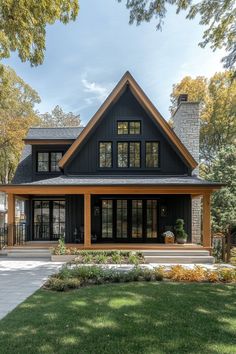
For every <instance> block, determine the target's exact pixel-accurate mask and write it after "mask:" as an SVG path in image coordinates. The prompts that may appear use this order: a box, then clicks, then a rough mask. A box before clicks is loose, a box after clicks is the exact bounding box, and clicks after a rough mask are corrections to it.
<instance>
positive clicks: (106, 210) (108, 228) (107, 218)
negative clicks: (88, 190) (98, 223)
mask: <svg viewBox="0 0 236 354" xmlns="http://www.w3.org/2000/svg"><path fill="white" fill-rule="evenodd" d="M112 237H113V201H112V200H102V238H112Z"/></svg>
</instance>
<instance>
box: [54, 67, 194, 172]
mask: <svg viewBox="0 0 236 354" xmlns="http://www.w3.org/2000/svg"><path fill="white" fill-rule="evenodd" d="M127 84H129V85H130V88H131V90H132V91H133V93H134V95H135V97H136V98H137V99H138V100H139V102H140V103H141V104H142V106H143V107H144V108H146V109H148V111H149V112H150V113H151V114H152V116H153V117H154V118H155V119H156V121H157V123H158V124H159V125H160V126H161V127H162V129H163V131H164V132H165V133H166V134H167V136H168V137H169V139H170V140H171V141H172V142H173V143H174V145H175V146H176V147H177V149H178V150H179V151H180V153H181V154H182V155H183V157H184V158H185V160H186V161H187V163H188V164H189V165H190V166H191V168H192V169H194V168H196V167H197V165H198V164H197V162H196V161H195V159H194V158H193V157H192V155H191V154H190V152H189V151H188V150H187V148H186V147H185V146H184V144H183V143H182V142H181V140H180V139H179V138H178V137H177V135H176V134H175V133H174V131H173V130H172V129H171V127H170V126H169V125H168V123H167V122H166V121H165V119H164V118H163V117H162V116H161V114H160V113H159V112H158V110H157V109H156V107H155V106H154V105H153V104H152V102H151V101H150V100H149V98H148V97H147V96H146V94H145V93H144V91H143V90H142V89H141V87H140V86H139V85H138V83H137V82H136V81H135V80H134V78H133V77H132V75H131V74H130V73H129V72H127V73H126V74H125V75H124V76H123V77H122V79H121V80H120V81H119V83H118V84H117V85H116V87H115V88H114V90H113V91H112V92H111V94H110V95H109V96H108V97H107V99H106V100H105V102H104V103H103V104H102V105H101V107H100V108H99V110H98V111H97V112H96V113H95V115H94V116H93V117H92V119H91V120H90V121H89V123H88V124H87V126H86V127H85V128H84V130H83V131H82V132H81V134H80V135H79V136H78V138H77V139H76V140H75V141H74V143H73V144H72V145H71V146H70V147H69V149H68V150H67V151H66V153H65V154H64V155H63V157H62V158H61V160H60V161H59V167H60V168H63V167H64V165H65V164H66V162H67V161H68V160H69V159H70V158H71V156H72V155H73V153H74V152H75V150H76V149H77V147H78V146H79V145H80V144H81V143H82V141H83V140H84V139H85V137H86V136H87V134H88V133H89V132H90V130H91V129H92V128H93V127H94V125H95V124H96V123H97V122H98V120H99V119H100V118H101V116H102V115H103V114H104V113H105V112H106V110H107V109H108V108H109V106H110V105H111V104H112V103H113V102H114V101H115V100H117V99H118V97H119V96H120V94H121V93H122V91H123V90H124V89H125V88H126V85H127Z"/></svg>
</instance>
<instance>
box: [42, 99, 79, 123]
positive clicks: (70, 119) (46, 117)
mask: <svg viewBox="0 0 236 354" xmlns="http://www.w3.org/2000/svg"><path fill="white" fill-rule="evenodd" d="M80 124H81V120H80V115H76V114H74V113H72V112H69V113H65V112H64V111H63V109H62V108H61V107H60V106H58V105H57V106H56V107H55V108H54V109H53V110H52V112H51V113H48V112H46V113H43V114H40V121H39V123H38V125H39V126H40V127H47V128H57V127H78V126H80Z"/></svg>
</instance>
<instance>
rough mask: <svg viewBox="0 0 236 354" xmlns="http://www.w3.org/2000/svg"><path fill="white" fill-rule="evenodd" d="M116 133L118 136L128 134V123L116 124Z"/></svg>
mask: <svg viewBox="0 0 236 354" xmlns="http://www.w3.org/2000/svg"><path fill="white" fill-rule="evenodd" d="M117 132H118V134H119V135H122V134H129V122H118V123H117Z"/></svg>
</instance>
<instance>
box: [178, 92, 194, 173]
mask: <svg viewBox="0 0 236 354" xmlns="http://www.w3.org/2000/svg"><path fill="white" fill-rule="evenodd" d="M172 119H173V129H174V132H175V133H176V135H177V136H178V137H179V138H180V140H181V141H182V143H183V144H184V145H185V146H186V148H187V149H188V151H189V152H190V153H191V154H192V156H193V157H194V159H195V160H196V161H197V162H199V138H200V117H199V103H198V102H188V95H186V94H181V95H180V96H179V98H178V107H177V109H176V111H175V113H174V115H173V117H172ZM192 174H193V175H198V168H196V169H195V170H194V171H193V172H192Z"/></svg>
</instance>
